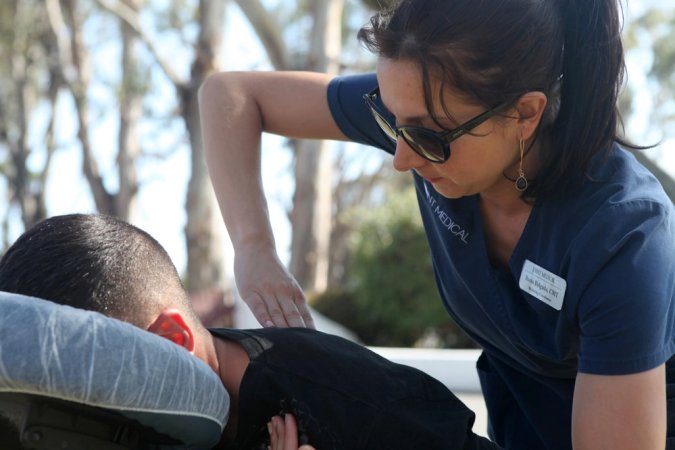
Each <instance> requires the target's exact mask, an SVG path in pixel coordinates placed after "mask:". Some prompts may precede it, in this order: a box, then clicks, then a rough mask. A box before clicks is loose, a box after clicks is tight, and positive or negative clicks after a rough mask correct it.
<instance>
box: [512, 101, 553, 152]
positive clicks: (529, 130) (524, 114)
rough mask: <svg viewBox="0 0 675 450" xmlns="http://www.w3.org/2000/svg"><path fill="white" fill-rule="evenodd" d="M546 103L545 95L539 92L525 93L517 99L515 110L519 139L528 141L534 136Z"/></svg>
mask: <svg viewBox="0 0 675 450" xmlns="http://www.w3.org/2000/svg"><path fill="white" fill-rule="evenodd" d="M546 103H547V99H546V94H544V93H543V92H539V91H532V92H527V93H526V94H523V95H522V96H521V97H520V99H518V103H517V104H516V109H517V110H518V127H519V130H520V138H521V139H524V140H528V139H529V138H531V137H532V136H533V135H534V132H535V131H536V129H537V127H538V126H539V122H540V121H541V116H542V115H543V114H544V110H545V109H546Z"/></svg>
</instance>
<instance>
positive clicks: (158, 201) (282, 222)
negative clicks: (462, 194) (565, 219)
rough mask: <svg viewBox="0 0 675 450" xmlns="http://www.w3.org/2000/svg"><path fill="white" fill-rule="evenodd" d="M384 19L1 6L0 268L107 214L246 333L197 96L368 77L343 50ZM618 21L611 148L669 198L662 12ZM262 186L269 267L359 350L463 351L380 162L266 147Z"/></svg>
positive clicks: (173, 2)
mask: <svg viewBox="0 0 675 450" xmlns="http://www.w3.org/2000/svg"><path fill="white" fill-rule="evenodd" d="M385 3H386V2H385V1H384V0H379V1H378V0H370V1H365V0H283V1H282V0H6V1H5V0H3V1H0V196H2V198H3V199H4V201H2V202H0V251H4V249H5V248H7V247H8V246H9V245H10V244H11V243H12V242H13V241H14V240H15V239H16V238H17V237H18V236H19V235H20V234H21V233H22V232H23V231H24V230H25V229H26V228H28V227H30V226H32V225H33V224H35V223H36V222H38V221H40V220H42V219H44V218H46V217H48V216H52V215H56V214H65V213H72V212H100V213H106V214H113V215H116V216H119V217H121V218H123V219H126V220H128V221H130V222H131V223H133V224H135V225H137V226H139V227H141V228H143V229H145V230H146V231H148V232H150V233H151V234H152V235H153V236H155V237H156V238H157V239H158V240H159V241H160V243H161V244H162V245H163V246H164V247H165V248H166V249H167V250H168V251H169V254H170V255H171V257H172V258H173V260H174V262H175V263H176V266H177V267H178V269H179V272H180V273H181V274H182V276H183V280H184V282H185V285H186V287H187V289H188V290H189V292H190V293H191V296H192V298H193V301H194V302H195V305H196V307H197V309H198V311H199V313H200V315H201V317H202V319H203V320H204V321H205V322H206V323H207V325H221V326H235V327H251V326H255V325H256V324H255V323H251V322H250V318H249V319H244V318H242V317H244V316H243V315H242V314H245V311H247V310H246V307H245V305H242V304H241V302H240V301H238V299H237V294H236V286H235V284H234V281H233V279H232V249H231V245H230V243H229V240H228V237H227V233H226V231H225V229H224V227H223V225H222V220H221V217H220V212H219V210H218V207H217V204H216V203H215V200H214V196H213V193H212V192H211V185H210V181H209V179H208V174H207V171H206V167H205V163H204V157H203V149H202V142H201V138H200V129H199V117H198V110H197V90H198V88H199V86H200V84H201V83H202V82H203V81H204V79H205V78H206V77H207V76H208V75H209V74H210V73H213V72H216V71H222V70H287V69H302V70H312V71H322V72H329V73H333V74H340V73H350V72H363V71H370V70H372V69H373V65H374V58H373V56H372V55H370V54H369V53H368V52H367V51H366V50H365V49H363V48H361V47H360V46H359V45H358V43H357V41H356V38H355V34H356V31H357V30H358V29H359V28H360V27H361V26H362V25H364V24H365V23H366V22H367V21H368V19H369V17H370V15H371V14H372V13H373V11H374V10H375V9H376V8H378V7H380V5H381V4H385ZM624 15H625V21H624V42H625V47H626V51H627V58H628V61H627V63H628V79H627V83H626V87H625V90H624V95H623V97H622V101H621V109H622V111H623V117H624V121H625V134H626V136H627V137H628V138H629V139H631V140H633V141H634V142H636V143H638V144H658V145H657V146H656V147H655V148H654V149H652V150H649V151H646V152H641V154H640V155H638V156H639V158H640V159H641V160H642V161H643V162H644V163H645V164H646V165H647V166H648V167H649V168H650V170H652V171H653V172H654V173H655V174H656V175H657V176H658V177H659V178H660V179H661V181H662V183H663V185H664V187H666V189H667V191H668V192H669V195H670V197H671V199H672V198H675V197H673V196H674V195H675V183H674V181H673V177H674V176H675V101H674V99H675V95H673V93H674V92H675V75H674V73H675V39H673V37H672V36H673V33H674V31H673V30H674V29H675V4H673V2H672V1H665V2H656V1H648V0H643V1H638V0H632V1H630V2H629V3H628V4H627V5H625V10H624ZM263 180H264V185H265V189H266V191H267V194H268V199H269V202H270V205H269V206H270V214H271V218H272V222H273V227H274V231H275V236H276V239H277V246H278V251H279V254H280V256H281V257H282V260H283V261H285V262H286V263H287V264H288V267H289V268H290V270H291V271H292V273H293V274H294V275H295V276H296V278H297V280H298V281H299V283H300V284H301V285H302V287H303V288H304V289H305V291H306V293H307V295H308V298H309V300H310V302H311V305H312V307H313V308H314V309H315V310H316V311H318V312H320V313H321V314H322V317H323V316H325V317H327V318H329V319H331V321H334V322H330V323H337V324H341V325H336V326H337V327H342V329H343V331H344V332H345V333H348V334H349V335H350V336H352V337H353V338H354V339H356V340H359V341H361V342H363V343H365V344H367V345H373V346H397V347H408V346H417V347H442V348H471V347H473V344H472V342H471V341H470V340H469V339H468V338H466V337H465V336H464V335H463V334H462V333H461V332H460V331H458V329H457V328H456V327H455V325H454V324H453V323H452V322H451V320H450V319H449V318H448V316H447V314H446V313H445V312H444V311H443V309H442V306H441V304H440V301H439V299H438V294H437V292H436V287H435V284H434V280H433V273H432V269H431V260H430V257H429V255H428V251H427V244H426V240H425V237H424V234H423V232H422V230H421V223H420V220H419V217H418V212H417V205H416V202H415V194H414V191H413V188H412V184H411V183H410V179H409V175H406V174H403V175H402V174H396V173H395V172H394V171H393V169H392V168H391V161H390V157H388V156H386V155H383V154H382V152H379V151H376V150H368V149H365V148H362V147H359V146H357V145H353V144H344V143H327V142H318V141H297V140H287V139H282V138H279V137H275V136H265V137H264V140H263ZM387 199H389V200H387ZM322 320H323V319H322ZM327 323H328V322H327Z"/></svg>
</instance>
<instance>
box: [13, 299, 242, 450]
mask: <svg viewBox="0 0 675 450" xmlns="http://www.w3.org/2000/svg"><path fill="white" fill-rule="evenodd" d="M3 392H5V393H21V394H36V395H41V396H45V397H50V398H56V399H61V400H66V401H71V402H76V403H80V404H84V405H89V406H94V407H99V408H105V409H109V410H111V411H115V412H117V413H120V414H122V415H123V416H126V417H127V418H130V419H133V420H136V421H138V422H140V423H141V424H143V425H146V426H150V427H152V428H153V429H155V430H156V431H157V432H159V433H161V434H164V435H167V436H170V437H172V438H175V439H178V440H180V441H182V442H185V443H186V444H188V446H189V447H190V448H210V447H213V446H214V445H216V444H217V443H218V441H219V439H220V436H221V433H222V430H223V427H224V426H225V423H226V421H227V417H228V412H229V396H228V394H227V391H226V390H225V388H224V387H223V385H222V382H221V381H220V379H219V378H218V376H216V374H215V373H214V371H213V370H212V369H211V368H210V367H209V366H208V365H206V364H205V363H204V362H202V361H200V360H199V359H197V358H196V357H194V356H193V355H191V354H189V353H188V352H187V351H185V349H183V348H181V347H179V346H178V345H175V344H174V343H172V342H170V341H168V340H166V339H163V338H161V337H159V336H156V335H154V334H151V333H149V332H147V331H144V330H141V329H139V328H137V327H135V326H133V325H130V324H128V323H125V322H121V321H119V320H115V319H111V318H108V317H105V316H103V315H101V314H98V313H94V312H91V311H83V310H79V309H74V308H70V307H67V306H62V305H57V304H55V303H52V302H49V301H45V300H40V299H36V298H32V297H25V296H21V295H16V294H9V293H6V292H0V393H3Z"/></svg>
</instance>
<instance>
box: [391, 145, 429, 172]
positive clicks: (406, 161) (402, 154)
mask: <svg viewBox="0 0 675 450" xmlns="http://www.w3.org/2000/svg"><path fill="white" fill-rule="evenodd" d="M425 163H426V160H425V159H424V158H422V157H421V156H420V155H418V154H417V153H416V152H415V151H414V150H413V149H412V148H410V146H409V145H408V144H407V143H406V141H405V140H404V139H401V138H400V137H399V138H398V141H396V151H395V152H394V169H396V170H398V171H399V172H407V171H409V170H411V169H417V168H419V167H421V166H423V165H424V164H425Z"/></svg>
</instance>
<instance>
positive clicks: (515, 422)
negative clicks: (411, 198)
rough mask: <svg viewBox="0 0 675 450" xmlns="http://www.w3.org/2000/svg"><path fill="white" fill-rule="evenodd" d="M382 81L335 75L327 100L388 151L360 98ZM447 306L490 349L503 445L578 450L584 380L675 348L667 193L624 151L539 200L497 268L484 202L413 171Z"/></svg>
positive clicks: (488, 391)
mask: <svg viewBox="0 0 675 450" xmlns="http://www.w3.org/2000/svg"><path fill="white" fill-rule="evenodd" d="M376 85H377V80H376V78H375V76H374V74H365V75H352V76H346V77H340V78H336V79H335V80H334V81H333V82H332V83H331V84H330V86H329V89H328V102H329V105H330V108H331V112H332V114H333V118H334V119H335V121H336V123H337V124H338V126H339V127H340V129H341V130H342V131H343V132H344V133H345V134H346V135H347V136H348V137H349V138H350V139H352V140H354V141H355V142H359V143H363V144H367V145H370V146H374V147H377V148H380V149H383V150H385V151H387V152H389V153H393V152H394V150H395V146H394V144H393V143H392V142H391V141H390V140H389V138H387V137H386V136H385V135H384V134H383V133H382V131H381V130H380V129H379V128H378V126H377V124H376V123H375V121H374V120H373V118H372V116H371V115H370V112H369V111H368V108H367V107H366V106H365V104H364V102H363V100H362V96H363V94H364V93H366V92H369V91H370V90H372V89H373V88H374V87H375V86H376ZM413 177H414V182H415V187H416V189H417V197H418V203H419V206H420V211H421V215H422V219H423V223H424V227H425V230H426V234H427V238H428V241H429V246H430V249H431V256H432V260H433V267H434V272H435V277H436V282H437V284H438V289H439V292H440V296H441V299H442V301H443V304H444V305H445V308H446V309H447V311H448V313H449V314H450V316H451V317H452V318H453V319H454V320H455V321H456V322H457V323H458V324H459V325H460V326H461V327H462V328H463V329H464V330H465V331H466V332H467V333H468V334H469V335H470V336H471V337H472V338H473V339H474V340H475V341H476V342H477V343H478V344H479V345H480V346H481V347H482V348H483V350H484V353H483V356H482V357H481V359H480V360H479V363H478V370H479V375H480V377H481V383H482V387H483V394H484V396H485V399H486V403H487V406H488V411H489V426H490V434H491V437H492V438H493V439H494V440H495V441H496V442H497V443H498V444H499V445H501V446H504V447H506V448H512V449H515V448H532V449H535V448H542V449H544V448H545V449H570V448H571V407H572V396H573V391H574V379H575V376H576V374H577V372H584V373H591V374H601V375H618V374H630V373H637V372H641V371H646V370H649V369H652V368H654V367H657V366H658V365H660V364H662V363H664V362H665V361H666V360H668V359H669V358H670V357H671V355H673V353H675V340H674V339H673V324H674V318H675V314H674V313H675V311H674V308H673V307H674V305H675V215H674V213H673V204H672V202H671V201H670V199H669V198H668V197H667V196H666V194H665V193H664V191H663V189H662V187H661V186H660V184H659V183H658V181H657V180H656V178H655V177H654V176H653V175H651V173H649V172H648V171H647V170H646V169H645V168H644V167H643V166H641V165H640V164H639V163H638V162H637V161H636V160H635V158H634V156H633V155H631V154H630V153H628V152H627V151H625V150H624V149H622V148H620V147H618V146H615V147H614V148H613V149H612V152H611V155H610V157H609V159H608V160H607V161H606V162H605V163H604V164H601V165H598V166H597V167H596V168H595V169H594V172H593V180H594V181H589V182H586V183H585V185H584V186H583V187H582V188H581V189H580V190H579V191H575V192H574V194H573V195H569V196H563V198H560V199H556V200H550V201H546V200H542V201H537V202H536V204H535V206H534V208H533V210H532V212H531V214H530V217H529V219H528V222H527V224H526V226H525V229H524V231H523V234H522V236H521V238H520V240H519V242H518V244H517V245H516V248H515V250H514V252H513V254H512V256H511V259H510V261H509V270H508V271H507V270H500V269H495V268H493V267H492V266H491V264H490V262H489V260H488V256H487V251H486V243H485V240H484V235H483V225H482V223H481V216H480V212H479V204H478V196H476V195H474V196H468V197H463V198H460V199H455V200H451V199H447V198H444V197H443V196H442V195H440V194H439V193H437V192H436V191H435V190H434V189H433V187H432V185H431V184H429V183H427V182H426V181H425V180H424V179H423V178H421V177H419V176H418V175H416V174H414V173H413Z"/></svg>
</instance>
